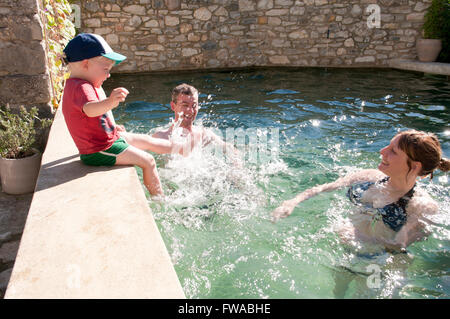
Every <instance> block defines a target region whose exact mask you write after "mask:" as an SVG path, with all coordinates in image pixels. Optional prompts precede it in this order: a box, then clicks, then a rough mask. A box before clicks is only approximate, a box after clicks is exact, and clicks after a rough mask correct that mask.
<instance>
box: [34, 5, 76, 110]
mask: <svg viewBox="0 0 450 319" xmlns="http://www.w3.org/2000/svg"><path fill="white" fill-rule="evenodd" d="M71 13H72V8H71V6H70V3H69V1H68V0H42V10H41V11H40V14H41V20H42V22H43V25H44V40H45V42H46V53H47V62H48V71H49V75H50V79H51V86H52V97H51V105H52V107H53V109H56V108H57V107H58V105H59V102H60V101H61V98H62V93H63V90H64V84H65V80H66V79H67V78H68V77H69V72H68V69H67V68H66V67H65V66H64V65H63V62H62V55H63V49H64V47H65V46H66V44H67V43H68V42H69V41H70V40H71V39H72V38H73V37H74V36H75V27H74V25H73V23H72V21H71V18H70V14H71Z"/></svg>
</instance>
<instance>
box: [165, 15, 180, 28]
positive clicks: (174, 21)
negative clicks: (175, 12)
mask: <svg viewBox="0 0 450 319" xmlns="http://www.w3.org/2000/svg"><path fill="white" fill-rule="evenodd" d="M164 23H165V24H166V26H171V27H173V26H176V25H179V24H180V18H178V17H176V16H165V17H164Z"/></svg>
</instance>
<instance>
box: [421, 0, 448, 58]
mask: <svg viewBox="0 0 450 319" xmlns="http://www.w3.org/2000/svg"><path fill="white" fill-rule="evenodd" d="M423 33H424V37H425V38H426V39H441V40H442V51H441V53H440V55H439V57H438V59H437V60H438V61H439V62H447V63H448V62H450V0H433V1H432V3H431V5H430V7H429V8H428V11H427V13H426V14H425V22H424V25H423Z"/></svg>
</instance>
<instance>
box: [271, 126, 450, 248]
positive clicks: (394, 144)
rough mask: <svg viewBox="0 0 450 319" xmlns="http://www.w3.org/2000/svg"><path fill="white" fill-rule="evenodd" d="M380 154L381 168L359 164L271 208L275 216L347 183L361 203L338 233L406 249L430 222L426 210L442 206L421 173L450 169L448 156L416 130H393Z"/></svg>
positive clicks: (352, 196) (353, 197) (432, 138)
mask: <svg viewBox="0 0 450 319" xmlns="http://www.w3.org/2000/svg"><path fill="white" fill-rule="evenodd" d="M380 154H381V163H380V164H379V165H378V170H375V169H366V170H361V171H358V172H354V173H351V174H349V175H347V176H345V177H342V178H339V179H338V180H336V181H335V182H332V183H328V184H323V185H319V186H315V187H313V188H310V189H308V190H306V191H304V192H302V193H300V194H298V195H297V196H296V197H295V198H293V199H291V200H287V201H285V202H283V204H282V205H281V206H280V207H278V208H277V209H276V210H275V211H274V212H273V213H272V215H273V218H274V220H278V219H279V218H282V217H287V216H289V215H290V214H291V213H292V211H293V210H294V208H295V206H297V205H298V204H299V203H300V202H302V201H304V200H307V199H308V198H311V197H313V196H315V195H317V194H319V193H321V192H324V191H332V190H335V189H338V188H342V187H349V189H348V193H347V195H348V197H349V199H350V201H352V202H353V203H354V204H355V205H357V206H358V207H360V208H361V209H360V210H359V213H356V214H352V216H351V221H352V225H351V226H350V227H345V228H342V229H341V230H340V231H339V233H340V237H341V238H342V239H344V240H345V241H353V240H356V241H364V242H371V243H376V244H382V245H384V247H386V248H387V249H388V250H394V251H399V250H400V251H404V250H405V249H406V247H407V246H408V245H409V244H411V243H413V242H415V241H416V240H419V239H420V238H422V237H423V236H424V232H423V231H424V225H425V223H426V222H429V220H428V219H427V218H426V216H427V215H432V214H435V213H437V211H438V205H437V203H436V202H435V201H434V200H433V199H432V198H431V197H430V196H429V195H428V193H427V192H426V191H425V190H423V189H421V188H420V187H418V186H417V185H416V179H417V177H419V176H420V177H422V178H423V177H426V176H428V175H430V177H431V178H433V171H434V170H435V169H436V168H438V169H440V170H441V171H443V172H447V171H448V170H449V169H450V161H449V160H448V159H445V158H443V157H442V150H441V146H440V143H439V141H438V139H437V137H436V136H435V135H434V134H431V133H425V132H420V131H415V130H409V131H404V132H400V133H398V134H397V135H395V136H394V138H393V139H392V140H391V142H390V144H389V145H388V146H386V147H385V148H383V149H382V150H381V151H380ZM424 222H425V223H424Z"/></svg>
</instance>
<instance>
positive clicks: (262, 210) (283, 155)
mask: <svg viewBox="0 0 450 319" xmlns="http://www.w3.org/2000/svg"><path fill="white" fill-rule="evenodd" d="M183 82H186V83H189V84H191V85H194V86H195V87H196V88H197V89H198V90H199V92H200V97H199V102H200V110H199V113H198V117H197V124H198V125H203V126H204V127H209V128H211V129H214V130H215V131H216V132H217V134H219V135H222V136H223V137H224V138H228V137H229V136H227V134H226V132H227V131H226V130H227V129H228V130H229V129H234V130H237V129H244V130H247V129H251V130H253V132H254V134H257V135H258V136H265V137H267V139H268V140H270V141H274V142H275V144H274V145H275V147H268V148H267V149H264V148H262V149H258V150H257V152H259V156H261V154H262V155H267V156H265V157H261V158H263V160H257V161H251V160H250V156H251V154H252V152H254V148H253V149H252V147H253V146H254V145H252V143H254V142H252V140H251V139H249V136H248V137H247V139H246V146H245V147H242V146H239V145H238V146H237V147H238V148H239V147H240V150H241V154H243V156H244V165H243V167H239V166H236V165H235V164H234V163H233V162H232V161H230V160H228V158H226V157H223V156H219V155H218V154H217V153H215V152H213V151H212V150H211V149H205V150H204V151H203V152H195V153H194V154H192V155H191V156H190V157H188V158H180V157H177V156H167V155H155V158H156V159H157V163H158V170H159V173H160V178H161V181H162V184H163V187H164V191H165V193H166V195H167V199H166V201H164V202H162V203H156V202H153V201H151V200H150V199H149V205H150V207H151V209H152V211H153V214H154V217H155V219H156V222H157V225H158V227H159V229H160V231H161V235H162V237H163V239H164V241H165V243H166V246H167V248H168V250H169V253H170V256H171V258H172V261H173V263H174V266H175V270H176V272H177V274H178V277H179V279H180V282H181V285H182V287H183V289H184V292H185V295H186V297H188V298H449V297H450V241H449V239H450V217H449V216H450V205H449V204H450V199H449V177H448V176H447V175H446V174H444V173H442V172H440V171H437V172H436V174H435V177H434V178H433V180H432V181H430V179H429V178H426V179H424V180H421V181H419V185H420V186H421V187H424V188H426V189H427V190H428V192H429V193H430V194H431V196H432V197H433V198H434V199H436V201H438V202H439V206H440V213H439V214H438V215H436V216H433V217H432V220H433V221H434V222H435V224H434V225H433V226H430V227H429V230H430V231H431V235H430V236H429V237H428V239H427V240H423V241H419V242H416V243H414V244H412V245H411V246H409V247H408V253H407V254H391V253H374V254H368V253H364V252H365V248H364V243H361V247H346V246H344V245H343V244H342V243H341V242H340V239H339V236H338V235H337V233H336V226H338V225H339V224H340V223H342V222H343V221H345V220H346V218H347V217H348V215H349V213H350V212H352V209H354V207H353V206H352V204H350V202H349V201H348V199H347V198H346V190H345V189H342V190H337V191H333V192H330V193H323V194H320V195H318V196H316V197H314V198H311V199H309V200H307V201H305V202H303V203H301V204H300V205H298V206H297V208H296V209H295V210H294V212H293V214H292V215H291V216H289V217H288V218H286V219H282V220H280V221H278V222H277V223H272V221H271V211H272V210H273V209H274V208H276V207H277V206H278V205H279V204H280V203H281V202H282V201H283V200H286V199H290V198H292V197H294V196H295V195H296V194H298V193H299V192H301V191H303V190H305V189H307V188H310V187H312V186H315V185H317V184H322V183H326V182H331V181H333V180H335V179H336V178H338V177H339V176H342V175H344V174H346V173H348V172H351V171H353V170H356V169H360V168H376V167H377V165H378V163H379V161H380V155H379V150H380V149H381V148H382V147H384V146H386V145H387V144H388V143H389V141H390V139H391V138H392V137H393V136H394V135H395V133H396V132H398V131H399V130H404V129H407V128H411V129H417V130H424V131H429V132H433V133H435V134H436V135H437V136H438V138H439V140H440V141H441V144H442V148H443V151H444V154H445V156H446V157H447V158H448V157H450V126H449V119H450V113H449V109H450V84H449V82H448V80H447V79H446V78H443V77H439V76H429V75H423V74H419V73H411V72H402V71H395V70H385V69H320V68H311V69H309V68H304V69H248V70H234V71H223V72H185V73H182V72H181V73H170V74H151V75H113V76H112V77H111V79H109V80H108V81H107V82H106V83H105V85H104V87H105V91H106V92H107V94H109V92H110V90H111V89H112V88H114V87H118V86H123V87H126V88H127V89H128V90H129V91H130V94H129V96H128V98H127V100H126V103H123V104H122V105H121V106H119V107H118V108H117V109H115V110H114V115H115V118H116V121H117V122H118V123H119V124H123V125H124V126H125V127H126V129H127V130H128V131H133V132H137V133H151V132H154V131H155V130H156V129H161V128H167V127H168V125H169V120H170V119H171V118H173V113H172V111H171V109H170V104H169V102H170V95H171V90H172V88H173V87H175V86H176V85H177V84H180V83H183ZM235 132H236V131H235ZM247 132H249V131H247ZM272 138H273V139H272ZM276 138H278V141H277V140H276ZM263 141H264V140H263ZM276 142H278V143H279V147H278V148H277V147H276ZM268 145H269V144H268ZM252 150H253V151H252ZM271 152H272V153H271ZM274 154H275V155H274ZM138 173H139V174H140V176H141V172H140V171H139V169H138ZM367 267H369V268H367ZM370 267H372V268H370Z"/></svg>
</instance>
